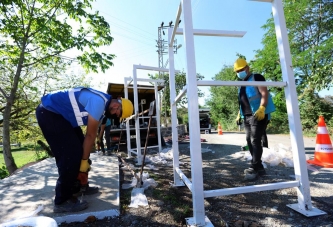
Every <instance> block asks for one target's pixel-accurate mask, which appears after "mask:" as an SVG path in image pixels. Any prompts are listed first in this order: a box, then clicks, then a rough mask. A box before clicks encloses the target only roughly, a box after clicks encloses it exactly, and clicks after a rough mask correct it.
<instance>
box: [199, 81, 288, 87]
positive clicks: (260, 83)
mask: <svg viewBox="0 0 333 227" xmlns="http://www.w3.org/2000/svg"><path fill="white" fill-rule="evenodd" d="M197 85H198V86H239V87H240V86H256V87H257V86H259V87H268V86H272V87H286V86H287V82H269V81H222V80H199V81H197Z"/></svg>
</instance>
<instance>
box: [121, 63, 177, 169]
mask: <svg viewBox="0 0 333 227" xmlns="http://www.w3.org/2000/svg"><path fill="white" fill-rule="evenodd" d="M138 69H141V70H150V71H158V72H168V71H169V70H168V69H165V68H157V67H151V66H143V65H133V77H125V78H124V93H125V94H124V95H125V98H127V99H128V88H129V87H130V86H132V87H133V95H134V115H132V116H131V117H130V118H128V119H127V121H126V135H127V136H126V137H127V156H128V157H131V156H132V153H133V154H136V156H137V164H141V163H142V152H141V150H142V149H144V148H141V138H140V130H141V129H142V128H141V127H140V119H142V118H145V117H144V116H139V101H138V89H140V87H138V81H139V82H140V81H141V82H149V83H152V84H154V88H152V89H154V90H155V100H156V105H155V108H156V115H155V116H153V117H154V118H155V119H156V124H157V125H156V127H157V137H158V138H157V141H158V145H156V146H148V147H147V148H158V152H161V151H162V143H161V122H160V115H161V114H160V104H159V100H160V98H159V93H158V85H164V80H161V79H145V78H138V77H137V70H138ZM177 72H178V71H177ZM132 83H133V84H132ZM144 89H148V88H147V87H144ZM132 118H134V119H135V134H136V135H135V138H136V148H132V147H131V135H130V134H131V133H130V125H129V121H128V120H129V119H132ZM144 128H145V129H146V126H145V127H144Z"/></svg>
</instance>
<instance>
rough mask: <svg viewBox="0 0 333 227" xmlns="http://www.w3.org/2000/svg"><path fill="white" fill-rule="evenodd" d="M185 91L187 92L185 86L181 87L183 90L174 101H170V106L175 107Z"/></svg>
mask: <svg viewBox="0 0 333 227" xmlns="http://www.w3.org/2000/svg"><path fill="white" fill-rule="evenodd" d="M186 91H187V86H186V85H185V86H184V87H183V90H181V91H180V93H179V94H178V95H177V97H176V98H175V100H172V105H175V104H176V103H177V102H178V101H179V100H180V99H181V98H182V97H183V96H184V95H185V93H186Z"/></svg>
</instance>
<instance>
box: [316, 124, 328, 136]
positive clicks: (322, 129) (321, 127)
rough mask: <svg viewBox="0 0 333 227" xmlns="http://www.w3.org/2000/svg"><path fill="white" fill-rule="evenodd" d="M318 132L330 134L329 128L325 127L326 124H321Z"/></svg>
mask: <svg viewBox="0 0 333 227" xmlns="http://www.w3.org/2000/svg"><path fill="white" fill-rule="evenodd" d="M317 134H328V130H327V128H326V127H324V126H320V127H318V129H317Z"/></svg>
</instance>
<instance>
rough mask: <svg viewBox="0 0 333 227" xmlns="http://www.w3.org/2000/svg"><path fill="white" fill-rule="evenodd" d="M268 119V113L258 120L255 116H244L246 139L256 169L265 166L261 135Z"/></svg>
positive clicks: (252, 165)
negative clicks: (262, 160) (263, 163)
mask: <svg viewBox="0 0 333 227" xmlns="http://www.w3.org/2000/svg"><path fill="white" fill-rule="evenodd" d="M267 120H268V117H267V114H266V115H265V118H264V119H263V120H261V121H258V120H257V119H256V118H255V117H254V116H244V127H245V134H246V141H247V145H248V146H249V150H250V153H251V156H252V160H251V167H252V168H254V169H255V170H258V169H262V168H264V167H263V165H262V162H261V156H262V151H263V149H262V144H261V137H262V135H263V133H264V131H265V128H266V125H267Z"/></svg>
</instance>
